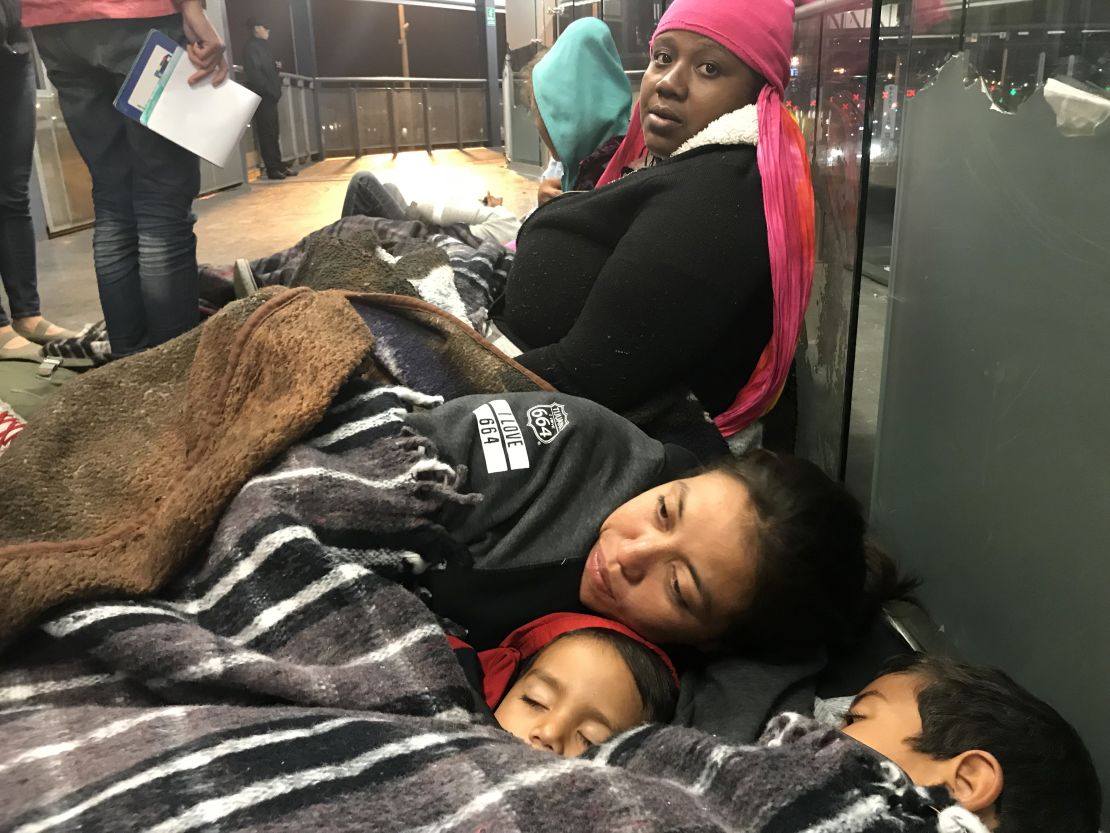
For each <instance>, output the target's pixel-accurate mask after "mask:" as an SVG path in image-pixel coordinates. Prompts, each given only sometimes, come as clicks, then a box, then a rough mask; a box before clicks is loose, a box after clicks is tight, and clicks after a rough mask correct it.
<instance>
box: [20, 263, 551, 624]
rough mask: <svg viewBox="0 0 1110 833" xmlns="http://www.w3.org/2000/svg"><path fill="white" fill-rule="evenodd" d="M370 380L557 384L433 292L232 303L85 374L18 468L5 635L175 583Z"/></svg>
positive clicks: (460, 386) (271, 294)
mask: <svg viewBox="0 0 1110 833" xmlns="http://www.w3.org/2000/svg"><path fill="white" fill-rule="evenodd" d="M404 262H405V261H403V260H402V261H398V263H401V264H403V263H404ZM383 266H384V267H385V271H384V272H383V273H382V274H383V275H384V276H385V278H386V279H388V275H389V268H388V267H389V266H390V264H388V263H386V264H383ZM372 331H373V333H374V335H371V332H372ZM356 371H359V373H360V374H361V375H362V376H364V377H365V378H369V379H376V380H380V381H386V382H401V383H403V384H408V385H410V386H411V387H414V388H415V389H419V390H428V391H429V392H430V393H433V394H439V395H446V396H455V395H464V394H468V393H478V392H499V391H509V390H535V389H536V388H537V387H539V388H544V387H547V386H546V385H545V384H544V383H543V382H542V381H541V380H539V379H538V378H537V377H535V376H534V375H532V374H530V373H529V372H528V371H526V370H524V369H523V368H521V367H520V366H519V365H516V364H515V363H513V362H511V361H509V360H508V359H506V358H505V357H504V355H503V354H501V353H500V352H499V351H497V350H495V349H494V348H493V347H491V346H490V345H489V344H488V342H486V341H485V340H484V339H482V338H480V337H479V336H478V335H477V334H476V333H475V332H474V330H473V329H472V328H470V327H469V326H467V325H465V324H463V323H462V322H460V321H457V320H456V319H454V318H452V317H451V316H449V315H446V314H445V313H443V312H442V311H440V310H439V309H437V308H436V307H434V306H433V305H431V304H427V303H425V302H423V301H421V300H419V299H415V298H411V297H403V296H385V295H375V294H372V293H371V294H362V295H356V294H353V293H349V292H343V291H340V290H332V291H325V292H315V291H313V290H311V289H309V288H307V287H300V288H293V289H285V288H278V287H273V288H268V289H265V290H263V291H262V292H259V293H257V294H256V295H253V296H251V297H250V298H247V299H244V300H243V301H240V302H237V303H234V304H231V305H229V306H227V307H226V308H225V309H223V310H222V311H221V312H220V313H219V314H217V315H215V316H213V317H212V318H211V319H209V320H208V321H206V322H205V324H204V325H203V326H202V327H200V328H198V329H196V330H194V331H192V332H190V333H187V334H185V335H183V336H181V337H179V338H177V339H175V340H173V341H171V342H169V343H167V344H165V345H162V346H161V347H158V348H156V349H153V350H150V351H147V352H145V353H142V354H140V355H137V356H133V357H129V358H127V359H123V360H120V361H118V362H113V363H112V364H109V365H107V366H105V367H103V368H100V369H98V370H96V371H93V372H90V373H88V374H86V375H85V376H83V377H82V378H80V379H76V380H74V381H73V382H72V383H70V384H69V385H67V386H66V387H65V388H63V389H62V390H61V391H60V392H59V393H58V395H57V396H56V397H54V398H53V399H52V400H51V403H50V405H49V406H48V407H46V408H44V409H43V410H42V411H41V412H40V413H39V414H37V415H36V417H35V419H33V420H32V421H31V422H30V424H29V425H28V427H27V429H26V430H25V431H24V432H23V434H22V435H21V436H20V437H19V442H18V443H15V444H13V445H12V447H11V448H9V449H8V451H7V453H5V454H4V456H3V457H2V458H0V482H2V483H4V484H13V483H14V484H19V487H18V488H4V489H2V490H0V519H2V520H0V598H3V599H4V604H3V605H2V606H0V642H2V641H3V640H7V639H9V638H10V637H11V636H12V635H13V634H14V633H15V632H16V631H17V630H18V629H19V628H21V627H22V626H24V625H26V624H27V623H28V622H29V621H31V620H32V619H33V618H34V617H36V616H38V615H39V614H41V613H42V612H44V611H46V610H47V609H49V608H50V607H52V606H54V605H56V604H59V603H61V602H66V601H74V600H79V599H91V598H98V597H104V596H109V595H139V594H145V593H149V592H152V591H154V590H156V589H157V588H159V587H161V586H163V585H164V584H165V582H166V581H167V579H168V578H169V577H171V576H172V575H173V574H174V573H175V572H176V571H177V570H178V569H179V568H180V567H181V565H182V563H183V562H184V561H185V559H187V558H188V557H189V556H190V555H191V554H192V553H195V552H196V551H197V549H198V548H199V547H200V546H201V545H202V544H203V543H204V542H205V540H206V539H207V538H208V536H209V535H210V534H211V532H212V530H213V528H214V526H215V524H216V522H217V521H218V519H219V517H220V514H221V512H222V511H223V508H224V507H225V506H226V504H227V502H228V501H229V500H230V498H231V497H232V496H233V495H234V494H235V493H236V491H237V490H238V489H239V487H240V486H242V484H243V483H244V482H245V481H246V480H247V478H248V477H250V476H251V475H252V474H253V473H255V472H256V471H258V470H259V469H260V468H262V467H263V466H265V465H266V464H267V463H268V462H269V461H271V460H272V459H273V458H274V457H275V456H276V455H277V454H279V453H280V452H282V451H284V450H285V449H286V448H288V447H289V446H290V445H291V444H292V443H293V442H294V441H296V440H297V439H298V438H299V437H301V436H303V435H304V434H305V433H306V432H307V431H308V430H309V429H311V428H312V427H313V426H314V425H316V424H317V423H318V422H319V421H320V419H321V417H322V416H323V414H324V412H325V410H326V409H327V407H328V405H329V404H330V402H331V401H332V399H333V397H334V396H335V394H336V392H337V391H338V390H339V388H340V386H341V385H342V384H343V383H344V382H345V381H346V380H347V379H348V378H349V377H351V375H352V374H353V373H355V372H356Z"/></svg>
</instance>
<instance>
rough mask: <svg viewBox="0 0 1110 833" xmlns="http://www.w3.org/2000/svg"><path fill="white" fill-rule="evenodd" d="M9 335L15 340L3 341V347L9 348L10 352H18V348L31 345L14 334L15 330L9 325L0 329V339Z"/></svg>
mask: <svg viewBox="0 0 1110 833" xmlns="http://www.w3.org/2000/svg"><path fill="white" fill-rule="evenodd" d="M9 333H10V334H12V335H14V336H15V338H13V339H11V340H10V341H5V342H4V346H5V347H8V348H11V349H12V350H18V349H19V348H20V347H26V346H27V345H28V344H30V343H31V342H29V341H28V340H27V339H25V338H24V337H23V336H21V335H19V334H18V333H16V331H15V328H14V327H12V325H11V324H8V325H7V326H6V327H0V339H3V337H4V336H6V335H8V334H9Z"/></svg>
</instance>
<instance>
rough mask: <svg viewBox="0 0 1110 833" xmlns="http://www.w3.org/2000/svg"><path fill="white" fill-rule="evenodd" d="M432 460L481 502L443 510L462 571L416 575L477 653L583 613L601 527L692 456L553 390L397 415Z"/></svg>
mask: <svg viewBox="0 0 1110 833" xmlns="http://www.w3.org/2000/svg"><path fill="white" fill-rule="evenodd" d="M407 421H408V422H409V424H410V425H411V426H412V427H413V428H414V429H415V430H416V431H418V432H419V433H420V434H422V435H424V436H425V437H428V438H429V439H430V440H432V442H434V443H435V445H436V449H437V451H438V456H439V458H440V459H441V460H444V461H445V462H448V463H451V464H453V465H464V466H466V467H467V474H466V477H465V480H464V484H465V491H468V492H472V493H478V494H480V495H481V496H482V497H481V500H480V501H478V502H477V503H474V504H471V505H465V506H456V507H453V508H452V509H450V510H449V512H448V515H447V516H446V517H445V518H444V519H443V522H444V524H445V526H446V527H447V529H448V531H449V532H450V533H451V537H452V538H454V539H455V540H457V541H460V542H461V543H462V544H464V545H465V547H466V548H467V550H468V551H469V553H470V557H471V563H470V564H469V565H460V564H453V565H452V566H451V567H448V568H446V569H442V570H438V571H430V572H428V573H426V574H425V575H424V576H422V578H421V581H422V583H423V584H424V586H425V587H426V588H427V589H428V590H429V591H431V594H432V601H431V606H432V609H433V610H435V612H436V613H438V614H439V615H441V616H445V617H447V618H448V619H450V620H451V621H453V622H455V623H456V624H458V625H460V626H461V627H463V628H465V629H466V632H467V633H466V640H467V641H468V642H469V643H470V644H471V645H473V646H474V647H475V648H477V649H478V650H483V649H485V648H491V647H494V646H495V645H497V644H498V643H499V642H500V641H501V640H502V639H503V638H504V637H505V636H506V635H507V634H508V633H509V632H510V631H512V630H514V629H516V628H517V627H519V626H520V625H523V624H524V623H526V622H529V621H531V620H533V619H536V618H538V617H540V616H544V615H546V614H548V613H555V612H558V611H568V610H570V611H573V610H579V611H581V610H583V608H582V606H581V604H580V603H579V601H578V583H579V579H580V577H581V575H582V569H583V566H584V564H585V561H586V557H587V556H588V555H589V552H590V548H591V547H592V546H593V544H594V542H595V541H596V540H597V534H598V531H599V529H600V528H601V523H602V521H604V520H605V518H606V517H608V515H609V513H611V512H612V511H613V510H614V509H616V508H617V507H618V506H620V505H621V504H623V503H625V502H626V501H627V500H629V499H630V498H633V497H635V496H636V495H638V494H640V493H641V492H644V491H647V490H648V489H651V488H654V487H655V486H658V485H660V484H662V483H666V482H667V481H670V480H674V479H676V478H679V477H683V476H685V475H687V474H689V473H690V472H691V471H692V470H694V469H695V468H697V467H698V460H697V459H696V458H695V457H694V456H693V455H692V454H691V453H690V452H688V451H686V450H685V449H682V448H679V447H678V446H672V445H664V444H662V443H660V442H658V441H656V440H653V439H651V438H650V437H648V436H647V435H646V434H644V433H643V432H642V431H640V430H639V429H638V428H636V427H635V426H634V425H632V423H630V422H629V421H628V420H626V419H624V418H623V417H620V416H618V415H617V414H614V413H613V412H612V411H610V410H608V409H606V408H604V407H602V406H601V405H598V404H597V403H596V402H591V401H589V400H586V399H578V398H576V397H573V396H568V395H566V394H560V393H542V392H537V393H515V394H501V395H479V396H467V397H463V398H461V399H456V400H453V401H450V402H447V403H445V404H443V405H441V406H439V407H438V408H435V409H433V410H431V411H427V412H423V413H416V414H413V415H411V416H410V417H408V420H407Z"/></svg>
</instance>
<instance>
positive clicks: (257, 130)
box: [254, 96, 285, 171]
mask: <svg viewBox="0 0 1110 833" xmlns="http://www.w3.org/2000/svg"><path fill="white" fill-rule="evenodd" d="M254 135H255V136H256V137H257V138H258V150H259V152H260V153H261V154H262V166H263V167H264V168H265V169H266V170H267V171H280V170H281V169H282V168H284V167H285V165H284V164H283V163H282V161H281V145H280V144H278V137H279V136H280V135H281V134H280V128H279V127H278V103H277V100H275V99H272V98H267V97H266V96H263V97H262V103H261V104H259V105H258V109H257V110H256V111H255V113H254Z"/></svg>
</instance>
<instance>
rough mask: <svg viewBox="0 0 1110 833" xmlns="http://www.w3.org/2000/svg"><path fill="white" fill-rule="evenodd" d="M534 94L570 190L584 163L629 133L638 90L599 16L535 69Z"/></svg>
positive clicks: (580, 24) (575, 27) (581, 24)
mask: <svg viewBox="0 0 1110 833" xmlns="http://www.w3.org/2000/svg"><path fill="white" fill-rule="evenodd" d="M532 94H533V96H535V99H536V107H537V108H538V109H539V115H540V118H541V119H543V123H544V126H545V127H546V128H547V133H548V135H549V136H550V137H551V142H552V144H553V145H555V152H556V153H557V154H558V155H559V161H561V162H562V163H563V190H564V191H569V190H571V189H572V188H573V187H574V181H575V179H576V178H577V177H578V165H579V163H580V162H581V161H582V160H583V159H585V158H586V157H587V156H589V155H590V154H591V153H593V152H594V151H595V150H596V149H597V148H598V147H599V146H600V145H601V144H602V143H604V142H606V141H607V140H609V139H611V138H612V137H613V136H620V135H622V134H623V133H624V132H625V131H626V130H627V129H628V119H629V116H630V113H631V108H632V90H631V88H630V87H629V84H628V76H626V75H625V74H624V68H623V67H622V66H621V59H620V56H619V55H617V46H616V44H615V43H613V36H612V35H611V34H610V33H609V27H608V26H606V25H605V23H604V22H603V21H601V20H598V19H597V18H596V17H585V18H582V19H581V20H576V21H574V23H572V24H570V26H568V27H567V28H566V29H565V30H564V31H563V34H561V35H560V36H559V39H558V40H557V41H555V45H554V46H552V47H551V49H550V50H549V51H548V53H547V54H546V55H544V56H543V58H541V59H540V60H539V62H538V63H537V64H536V66H535V68H534V69H533V70H532Z"/></svg>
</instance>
